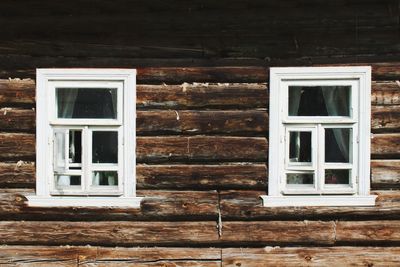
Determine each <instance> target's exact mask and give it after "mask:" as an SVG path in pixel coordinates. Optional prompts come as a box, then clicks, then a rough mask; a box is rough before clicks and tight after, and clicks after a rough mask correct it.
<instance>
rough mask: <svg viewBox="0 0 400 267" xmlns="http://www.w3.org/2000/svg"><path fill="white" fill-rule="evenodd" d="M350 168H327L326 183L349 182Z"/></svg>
mask: <svg viewBox="0 0 400 267" xmlns="http://www.w3.org/2000/svg"><path fill="white" fill-rule="evenodd" d="M349 181H350V170H325V184H349Z"/></svg>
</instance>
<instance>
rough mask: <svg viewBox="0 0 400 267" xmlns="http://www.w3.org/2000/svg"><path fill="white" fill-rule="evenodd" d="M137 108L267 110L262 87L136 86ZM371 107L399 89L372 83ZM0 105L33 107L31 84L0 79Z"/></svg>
mask: <svg viewBox="0 0 400 267" xmlns="http://www.w3.org/2000/svg"><path fill="white" fill-rule="evenodd" d="M136 90H137V107H138V108H167V109H185V108H188V109H193V108H232V107H235V108H267V105H268V92H267V91H268V88H267V84H265V83H218V84H210V83H183V84H180V85H166V84H164V85H149V84H138V85H137V88H136ZM371 102H372V104H373V105H399V104H400V86H399V84H398V83H397V82H395V81H373V82H372V97H371ZM0 104H1V105H3V106H7V105H21V104H29V105H34V104H35V82H34V80H30V79H25V80H19V79H13V80H2V79H0Z"/></svg>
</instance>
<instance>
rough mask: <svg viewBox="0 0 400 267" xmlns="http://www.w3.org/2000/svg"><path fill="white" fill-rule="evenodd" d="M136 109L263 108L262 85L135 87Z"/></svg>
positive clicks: (265, 100)
mask: <svg viewBox="0 0 400 267" xmlns="http://www.w3.org/2000/svg"><path fill="white" fill-rule="evenodd" d="M136 90H137V107H138V108H167V109H199V108H232V107H234V108H267V105H268V93H267V85H266V84H265V83H217V84H215V83H214V84H213V83H186V82H185V83H183V84H180V85H166V84H164V85H148V84H139V85H137V88H136Z"/></svg>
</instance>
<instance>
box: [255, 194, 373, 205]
mask: <svg viewBox="0 0 400 267" xmlns="http://www.w3.org/2000/svg"><path fill="white" fill-rule="evenodd" d="M376 197H377V196H376V195H369V196H261V198H262V200H263V206H264V207H313V206H315V207H322V206H337V207H345V206H375V199H376Z"/></svg>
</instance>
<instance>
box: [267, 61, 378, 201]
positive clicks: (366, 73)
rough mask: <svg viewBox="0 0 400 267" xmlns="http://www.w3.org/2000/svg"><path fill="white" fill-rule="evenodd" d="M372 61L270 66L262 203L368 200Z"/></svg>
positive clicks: (369, 197) (370, 197)
mask: <svg viewBox="0 0 400 267" xmlns="http://www.w3.org/2000/svg"><path fill="white" fill-rule="evenodd" d="M370 95H371V69H370V67H302V68H271V71H270V112H269V114H270V116H269V117H270V127H269V129H270V131H269V181H268V196H262V198H263V202H264V206H270V207H273V206H368V205H374V204H375V198H376V196H373V195H369V186H370V181H369V179H370V173H369V170H370V163H369V161H370V117H371V115H370V113H371V111H370V109H371V107H370V106H371V102H370V101H371V100H370V98H371V97H370Z"/></svg>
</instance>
